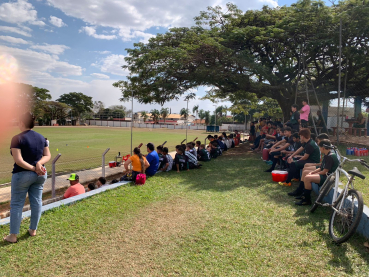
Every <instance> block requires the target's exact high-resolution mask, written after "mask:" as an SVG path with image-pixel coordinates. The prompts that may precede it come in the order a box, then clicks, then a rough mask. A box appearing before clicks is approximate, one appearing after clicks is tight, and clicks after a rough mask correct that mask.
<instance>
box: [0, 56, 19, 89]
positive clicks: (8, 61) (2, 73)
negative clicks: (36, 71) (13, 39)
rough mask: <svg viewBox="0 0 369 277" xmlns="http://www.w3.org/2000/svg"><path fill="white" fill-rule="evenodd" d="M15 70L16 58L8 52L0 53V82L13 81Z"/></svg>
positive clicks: (16, 70)
mask: <svg viewBox="0 0 369 277" xmlns="http://www.w3.org/2000/svg"><path fill="white" fill-rule="evenodd" d="M17 72H18V63H17V60H16V59H15V58H14V57H13V56H11V55H8V54H3V55H0V84H5V83H7V82H12V81H14V78H15V76H16V74H17Z"/></svg>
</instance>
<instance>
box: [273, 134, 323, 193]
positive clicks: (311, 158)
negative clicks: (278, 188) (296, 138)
mask: <svg viewBox="0 0 369 277" xmlns="http://www.w3.org/2000/svg"><path fill="white" fill-rule="evenodd" d="M299 135H300V141H301V142H302V143H303V146H301V147H300V149H298V150H297V151H296V152H295V153H293V154H292V155H291V156H290V157H289V158H288V159H287V162H288V163H289V164H290V168H289V170H288V177H287V180H286V182H279V184H280V185H282V186H288V187H289V186H291V181H300V170H301V169H303V168H304V166H305V164H307V163H319V162H320V150H319V146H318V145H317V144H316V142H315V141H314V140H313V139H311V133H310V130H309V129H302V130H301V131H300V132H299ZM302 152H304V153H305V154H304V156H303V157H302V158H300V159H299V160H297V161H295V160H294V159H293V158H294V157H295V156H297V155H299V154H300V153H302Z"/></svg>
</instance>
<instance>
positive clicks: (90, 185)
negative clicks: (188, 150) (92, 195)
mask: <svg viewBox="0 0 369 277" xmlns="http://www.w3.org/2000/svg"><path fill="white" fill-rule="evenodd" d="M87 187H88V190H89V191H91V190H94V189H97V185H95V184H94V183H89V184H88V186H87ZM86 191H87V190H86Z"/></svg>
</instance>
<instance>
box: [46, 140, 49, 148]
mask: <svg viewBox="0 0 369 277" xmlns="http://www.w3.org/2000/svg"><path fill="white" fill-rule="evenodd" d="M46 145H47V147H49V145H50V141H49V140H48V139H47V140H46Z"/></svg>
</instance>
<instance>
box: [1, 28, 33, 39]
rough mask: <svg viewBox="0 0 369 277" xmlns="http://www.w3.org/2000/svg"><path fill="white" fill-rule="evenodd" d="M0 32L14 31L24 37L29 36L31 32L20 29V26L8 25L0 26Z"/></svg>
mask: <svg viewBox="0 0 369 277" xmlns="http://www.w3.org/2000/svg"><path fill="white" fill-rule="evenodd" d="M0 32H4V33H15V34H18V35H22V36H25V37H30V36H31V34H30V33H28V32H27V31H24V30H22V29H21V28H18V27H10V26H0Z"/></svg>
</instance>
